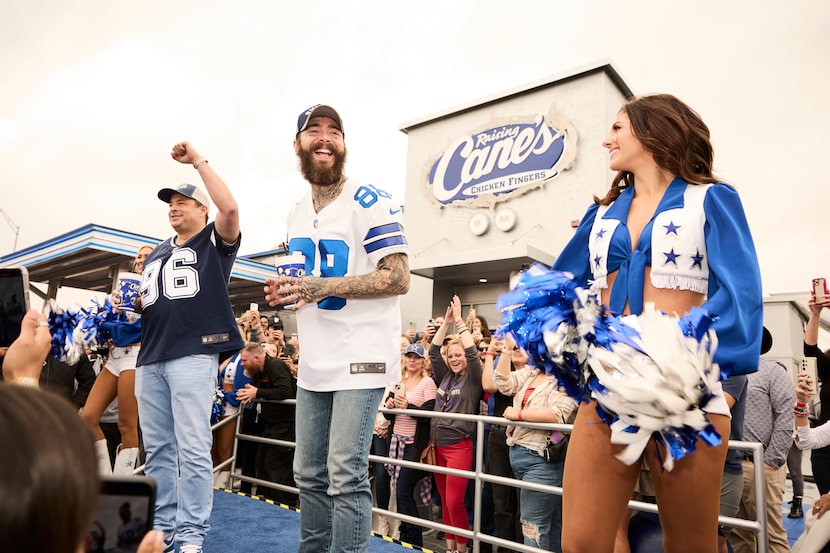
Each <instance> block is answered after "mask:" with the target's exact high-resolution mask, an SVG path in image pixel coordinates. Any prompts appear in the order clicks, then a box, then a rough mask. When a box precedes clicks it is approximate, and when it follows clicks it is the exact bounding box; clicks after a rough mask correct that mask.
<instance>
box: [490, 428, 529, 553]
mask: <svg viewBox="0 0 830 553" xmlns="http://www.w3.org/2000/svg"><path fill="white" fill-rule="evenodd" d="M487 453H488V457H489V460H490V463H489V469H488V471H487V472H488V473H490V474H493V475H495V476H504V477H505V478H515V476H514V474H513V468H512V467H511V466H510V448H509V447H508V446H507V427H505V426H500V425H496V424H494V425H492V426H491V427H490V436H489V439H488V444H487ZM493 512H494V518H495V520H496V536H498V537H500V538H502V539H505V540H511V541H515V542H519V543H521V542H522V537H521V536H522V530H521V526H519V490H518V489H517V488H514V487H512V486H502V485H500V484H493Z"/></svg>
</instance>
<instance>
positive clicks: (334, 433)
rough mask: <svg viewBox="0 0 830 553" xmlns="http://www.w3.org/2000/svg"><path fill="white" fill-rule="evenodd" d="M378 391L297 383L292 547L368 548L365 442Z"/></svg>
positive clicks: (339, 552)
mask: <svg viewBox="0 0 830 553" xmlns="http://www.w3.org/2000/svg"><path fill="white" fill-rule="evenodd" d="M382 395H383V388H374V389H369V390H339V391H335V392H311V391H308V390H304V389H303V388H297V449H296V451H295V453H294V479H295V480H296V481H297V487H298V488H299V490H300V545H299V548H298V550H297V551H298V553H325V552H336V553H366V552H367V551H368V550H369V538H370V537H371V533H372V489H371V486H370V485H369V447H370V445H371V443H372V432H373V428H374V421H375V414H376V413H377V409H378V403H380V398H381V396H382Z"/></svg>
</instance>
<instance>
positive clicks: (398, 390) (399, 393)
mask: <svg viewBox="0 0 830 553" xmlns="http://www.w3.org/2000/svg"><path fill="white" fill-rule="evenodd" d="M392 389H393V390H394V391H395V396H403V395H406V392H405V391H404V386H403V383H402V382H398V383H397V384H395V385H394V386H393V387H392Z"/></svg>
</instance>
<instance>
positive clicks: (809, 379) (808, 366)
mask: <svg viewBox="0 0 830 553" xmlns="http://www.w3.org/2000/svg"><path fill="white" fill-rule="evenodd" d="M801 373H805V374H806V377H805V378H804V380H805V381H806V383H807V384H808V385H809V386H811V387H812V390H811V395H815V394H816V390H817V387H818V369H817V366H816V358H815V357H802V358H801ZM798 378H799V379H801V374H799V375H798Z"/></svg>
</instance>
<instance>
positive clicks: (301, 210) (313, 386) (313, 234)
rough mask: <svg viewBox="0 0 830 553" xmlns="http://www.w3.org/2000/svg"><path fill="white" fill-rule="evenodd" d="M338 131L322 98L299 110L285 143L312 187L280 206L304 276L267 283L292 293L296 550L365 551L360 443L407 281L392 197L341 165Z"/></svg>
mask: <svg viewBox="0 0 830 553" xmlns="http://www.w3.org/2000/svg"><path fill="white" fill-rule="evenodd" d="M343 137H344V134H343V123H342V121H341V120H340V116H339V115H338V114H337V112H336V111H335V110H334V109H332V108H331V107H329V106H323V105H317V106H313V107H311V108H309V109H307V110H306V111H304V112H303V113H301V114H300V117H299V120H298V122H297V134H296V136H295V140H294V151H295V153H296V154H297V156H298V158H299V160H300V168H301V170H302V173H303V176H304V177H305V179H306V180H307V181H308V182H309V184H310V185H311V190H310V194H308V195H307V196H306V197H305V198H304V199H303V200H302V201H300V203H298V204H297V205H296V206H295V207H294V208H293V209H292V211H291V213H290V214H289V217H288V239H289V241H288V248H289V251H290V252H291V253H295V252H296V253H302V254H303V255H304V256H305V273H306V276H303V277H299V278H297V277H285V276H283V277H278V278H276V279H268V280H266V287H265V293H266V296H265V298H266V300H267V301H268V302H269V305H271V306H275V305H278V304H293V303H294V302H297V303H296V305H295V306H293V307H291V309H296V310H297V330H298V334H299V342H300V344H301V345H302V355H301V356H300V366H299V371H298V378H297V407H296V435H297V449H296V451H295V453H294V478H295V480H296V482H297V487H298V488H299V490H300V546H299V551H300V552H301V553H321V552H337V553H365V552H366V551H368V549H369V537H370V535H371V531H372V529H371V523H372V492H371V488H370V486H369V478H368V476H369V445H370V443H371V439H372V429H373V424H374V420H375V413H376V411H377V406H378V404H379V403H380V399H381V395H382V393H383V390H384V388H385V387H386V386H387V385H390V384H393V383H395V382H397V381H398V380H400V361H401V353H400V335H401V314H400V303H399V298H398V296H399V295H401V294H405V293H406V292H407V291H408V290H409V263H408V260H407V255H408V253H409V246H408V244H407V242H406V237H405V236H404V233H403V226H402V224H401V207H400V205H396V204H394V203H393V202H392V201H391V200H390V196H389V194H388V193H386V192H384V191H383V190H381V189H379V188H377V187H375V186H373V185H371V184H364V183H361V182H357V181H355V180H354V179H350V178H347V177H346V176H345V175H344V174H343V166H344V164H345V161H346V146H345V143H344V138H343Z"/></svg>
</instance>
